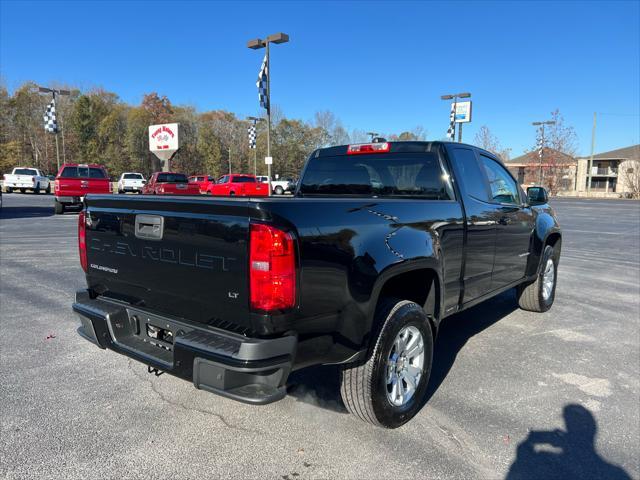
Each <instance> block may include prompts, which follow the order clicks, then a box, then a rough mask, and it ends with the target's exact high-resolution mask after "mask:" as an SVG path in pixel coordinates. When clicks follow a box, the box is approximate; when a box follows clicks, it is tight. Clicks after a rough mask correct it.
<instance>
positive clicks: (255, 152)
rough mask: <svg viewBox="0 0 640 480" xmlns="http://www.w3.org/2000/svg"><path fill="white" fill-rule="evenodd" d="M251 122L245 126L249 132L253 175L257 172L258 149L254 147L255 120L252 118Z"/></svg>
mask: <svg viewBox="0 0 640 480" xmlns="http://www.w3.org/2000/svg"><path fill="white" fill-rule="evenodd" d="M252 122H253V123H252V124H251V125H249V128H247V133H249V148H251V149H253V176H254V177H255V176H256V175H257V174H258V150H257V149H256V121H255V120H252Z"/></svg>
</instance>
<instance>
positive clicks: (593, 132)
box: [587, 112, 609, 196]
mask: <svg viewBox="0 0 640 480" xmlns="http://www.w3.org/2000/svg"><path fill="white" fill-rule="evenodd" d="M595 149H596V112H593V127H592V128H591V155H589V166H588V170H587V196H590V195H591V173H592V172H591V169H592V168H593V152H594V150H595ZM607 186H609V180H608V179H607Z"/></svg>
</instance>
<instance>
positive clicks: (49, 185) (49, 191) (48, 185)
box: [45, 183, 51, 193]
mask: <svg viewBox="0 0 640 480" xmlns="http://www.w3.org/2000/svg"><path fill="white" fill-rule="evenodd" d="M45 193H51V183H48V184H47V189H46V190H45Z"/></svg>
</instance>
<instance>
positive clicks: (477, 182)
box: [453, 148, 489, 202]
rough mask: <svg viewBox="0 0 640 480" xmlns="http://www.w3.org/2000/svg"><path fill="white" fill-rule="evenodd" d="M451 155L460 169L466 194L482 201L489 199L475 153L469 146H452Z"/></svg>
mask: <svg viewBox="0 0 640 480" xmlns="http://www.w3.org/2000/svg"><path fill="white" fill-rule="evenodd" d="M453 155H454V157H455V159H456V164H457V166H458V169H459V170H460V173H461V177H462V183H464V187H465V190H466V191H467V195H469V196H470V197H473V198H475V199H476V200H480V201H482V202H488V201H489V192H488V191H487V186H486V184H485V176H484V174H483V173H482V170H480V165H478V161H477V160H476V154H475V153H474V152H473V150H471V149H469V148H454V149H453Z"/></svg>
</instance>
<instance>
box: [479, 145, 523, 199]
mask: <svg viewBox="0 0 640 480" xmlns="http://www.w3.org/2000/svg"><path fill="white" fill-rule="evenodd" d="M480 162H481V163H482V166H483V167H484V170H485V173H486V174H487V179H488V180H489V187H490V188H491V201H492V202H494V203H512V204H516V205H517V204H519V203H520V195H519V194H518V185H517V184H516V182H515V180H514V179H513V177H511V175H509V173H508V172H507V170H506V169H505V168H504V167H503V166H502V165H500V164H499V163H498V162H496V161H495V160H494V159H492V158H489V157H486V156H484V155H480Z"/></svg>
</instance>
